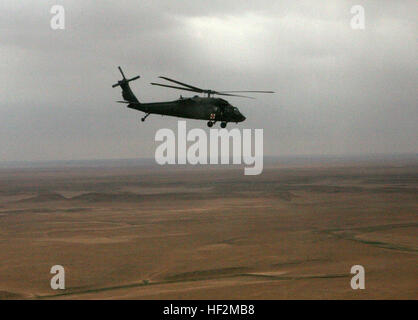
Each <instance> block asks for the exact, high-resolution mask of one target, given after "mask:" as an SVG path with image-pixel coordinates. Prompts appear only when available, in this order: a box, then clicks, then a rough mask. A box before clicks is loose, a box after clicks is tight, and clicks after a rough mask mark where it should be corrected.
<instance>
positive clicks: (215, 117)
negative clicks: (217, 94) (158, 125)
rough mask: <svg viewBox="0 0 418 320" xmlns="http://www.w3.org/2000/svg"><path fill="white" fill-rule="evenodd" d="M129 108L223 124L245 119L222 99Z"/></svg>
mask: <svg viewBox="0 0 418 320" xmlns="http://www.w3.org/2000/svg"><path fill="white" fill-rule="evenodd" d="M128 108H131V109H135V110H139V111H142V112H145V113H147V114H159V115H167V116H173V117H180V118H187V119H199V120H210V121H214V122H215V121H222V122H237V123H238V122H242V121H244V120H245V117H244V116H243V115H242V114H241V112H240V111H239V110H238V108H236V107H234V106H232V105H230V104H229V103H228V102H227V101H226V100H224V99H222V98H212V97H199V96H195V97H192V98H180V99H178V100H173V101H166V102H152V103H131V104H128Z"/></svg>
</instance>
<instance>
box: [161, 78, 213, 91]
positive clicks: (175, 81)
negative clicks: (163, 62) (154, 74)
mask: <svg viewBox="0 0 418 320" xmlns="http://www.w3.org/2000/svg"><path fill="white" fill-rule="evenodd" d="M158 78H161V79H164V80H167V81H171V82H174V83H177V84H181V85H182V86H185V87H188V88H190V89H194V90H196V92H204V91H205V90H203V89H201V88H198V87H194V86H191V85H190V84H186V83H183V82H180V81H177V80H173V79H170V78H167V77H162V76H160V77H158Z"/></svg>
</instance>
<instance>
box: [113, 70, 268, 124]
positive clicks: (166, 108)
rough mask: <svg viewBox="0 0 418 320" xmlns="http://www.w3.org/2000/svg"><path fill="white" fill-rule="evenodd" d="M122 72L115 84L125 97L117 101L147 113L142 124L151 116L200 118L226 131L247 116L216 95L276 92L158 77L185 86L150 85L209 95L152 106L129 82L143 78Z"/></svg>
mask: <svg viewBox="0 0 418 320" xmlns="http://www.w3.org/2000/svg"><path fill="white" fill-rule="evenodd" d="M118 68H119V71H120V73H121V74H122V77H123V79H122V80H120V81H118V82H117V83H115V84H114V85H112V87H113V88H115V87H117V86H120V87H121V88H122V97H123V99H125V100H124V101H117V102H119V103H126V104H127V107H128V108H131V109H135V110H139V111H142V112H145V116H144V117H142V118H141V121H145V119H146V118H147V117H148V116H149V115H150V114H160V115H167V116H173V117H180V118H188V119H200V120H208V123H207V124H208V127H212V126H213V125H214V124H215V123H216V122H217V121H220V122H221V127H222V128H225V127H226V124H227V123H228V122H236V123H238V122H242V121H244V120H245V117H244V116H243V115H242V113H241V112H240V111H239V110H238V108H236V107H234V106H232V105H231V104H230V103H229V102H228V101H226V100H224V99H222V98H215V97H213V96H214V95H219V96H231V97H242V98H250V99H254V98H253V97H248V96H242V95H237V94H234V93H242V92H254V93H274V92H273V91H255V90H253V91H214V90H209V89H201V88H198V87H195V86H191V85H189V84H186V83H183V82H180V81H177V80H173V79H170V78H167V77H159V78H161V79H164V80H167V81H170V82H173V83H176V84H179V85H181V86H182V87H178V86H173V85H167V84H161V83H154V82H152V83H151V84H152V85H154V86H161V87H167V88H173V89H180V90H185V91H192V92H197V93H204V94H207V97H199V96H197V95H196V96H194V97H192V98H183V97H182V96H180V99H177V100H174V101H164V102H151V103H142V102H139V100H138V99H137V98H136V96H135V95H134V93H133V92H132V90H131V88H130V87H129V82H131V81H134V80H137V79H139V78H140V76H136V77H133V78H131V79H126V77H125V75H124V73H123V71H122V69H121V67H118Z"/></svg>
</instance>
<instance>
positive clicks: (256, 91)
mask: <svg viewBox="0 0 418 320" xmlns="http://www.w3.org/2000/svg"><path fill="white" fill-rule="evenodd" d="M219 92H223V93H230V92H254V93H275V92H274V91H259V90H250V91H247V90H246V91H219Z"/></svg>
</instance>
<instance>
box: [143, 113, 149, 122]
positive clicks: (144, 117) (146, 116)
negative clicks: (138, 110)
mask: <svg viewBox="0 0 418 320" xmlns="http://www.w3.org/2000/svg"><path fill="white" fill-rule="evenodd" d="M149 115H150V113H147V114H146V115H145V116H143V117H142V118H141V121H142V122H144V121H145V119H146V118H148V116H149Z"/></svg>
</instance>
